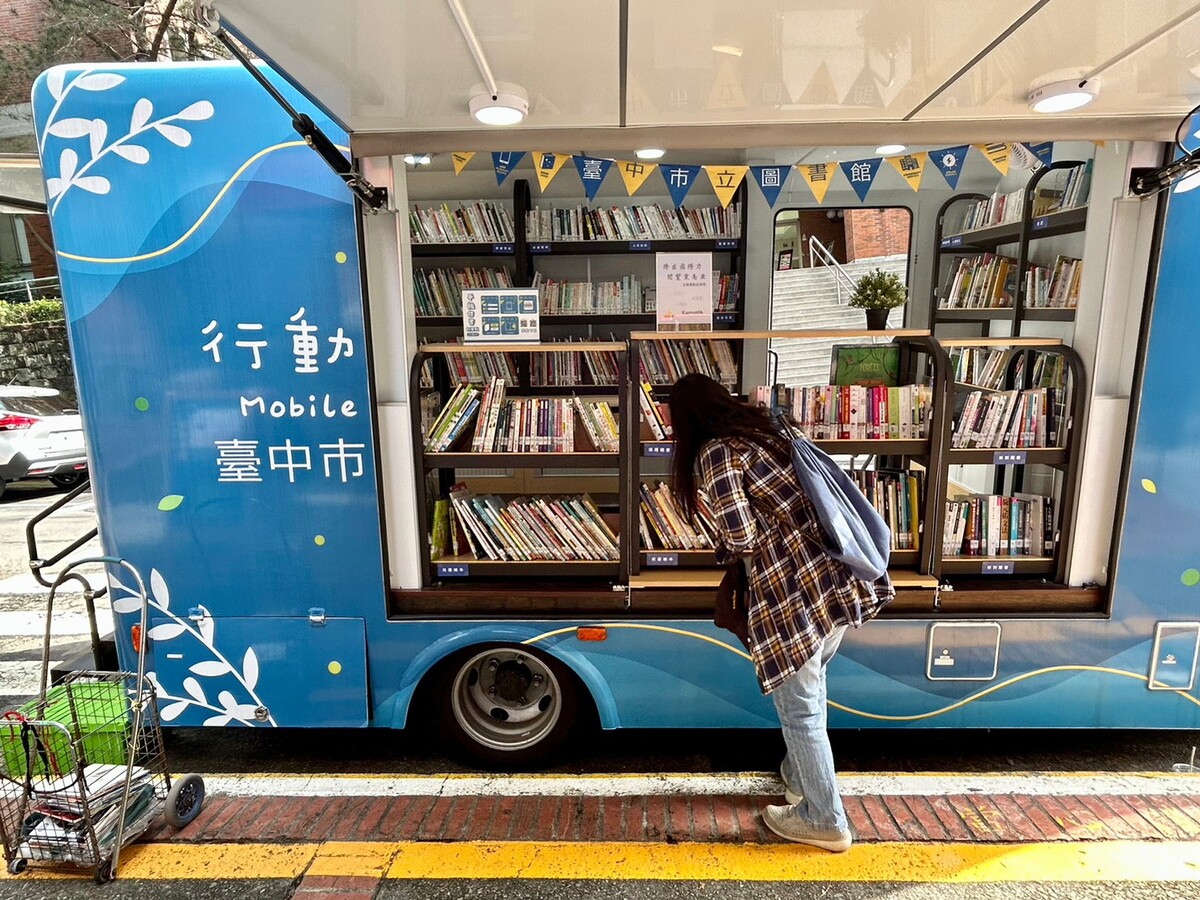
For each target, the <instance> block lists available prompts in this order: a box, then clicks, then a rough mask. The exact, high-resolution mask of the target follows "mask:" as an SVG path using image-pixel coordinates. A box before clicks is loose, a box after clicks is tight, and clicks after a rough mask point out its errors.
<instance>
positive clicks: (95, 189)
mask: <svg viewBox="0 0 1200 900" xmlns="http://www.w3.org/2000/svg"><path fill="white" fill-rule="evenodd" d="M75 187H78V188H83V189H84V190H85V191H87V192H88V193H89V194H107V193H108V192H109V190H110V189H111V188H112V185H111V184H109V183H108V179H107V178H105V177H104V176H103V175H85V176H83V177H82V178H76V179H75Z"/></svg>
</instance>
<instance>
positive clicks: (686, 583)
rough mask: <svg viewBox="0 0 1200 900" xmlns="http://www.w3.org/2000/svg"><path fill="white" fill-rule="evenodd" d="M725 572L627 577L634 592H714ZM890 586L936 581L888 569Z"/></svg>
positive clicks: (668, 571) (684, 571) (669, 571)
mask: <svg viewBox="0 0 1200 900" xmlns="http://www.w3.org/2000/svg"><path fill="white" fill-rule="evenodd" d="M724 577H725V570H724V569H723V568H721V569H655V570H652V571H649V572H640V573H639V574H637V575H630V576H629V587H630V588H632V589H634V590H647V589H651V590H652V589H654V588H711V589H712V590H714V591H715V590H716V588H717V585H719V584H720V583H721V579H722V578H724ZM888 577H889V578H891V580H892V585H893V586H894V587H896V588H903V589H924V590H934V589H935V588H936V587H937V586H938V580H937V579H936V578H934V577H933V576H932V575H923V574H921V573H919V572H909V571H906V570H904V569H895V570H892V569H889V570H888Z"/></svg>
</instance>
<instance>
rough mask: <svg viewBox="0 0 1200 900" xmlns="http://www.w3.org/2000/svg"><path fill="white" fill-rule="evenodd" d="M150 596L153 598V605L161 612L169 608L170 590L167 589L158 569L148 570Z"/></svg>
mask: <svg viewBox="0 0 1200 900" xmlns="http://www.w3.org/2000/svg"><path fill="white" fill-rule="evenodd" d="M150 596H151V597H153V598H154V605H155V606H157V607H158V608H159V609H161V610H162V611H163V612H166V611H167V610H169V609H170V608H171V592H170V591H168V590H167V583H166V582H165V581H164V580H163V577H162V573H161V572H159V571H158V569H151V570H150Z"/></svg>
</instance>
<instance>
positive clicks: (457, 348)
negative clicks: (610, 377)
mask: <svg viewBox="0 0 1200 900" xmlns="http://www.w3.org/2000/svg"><path fill="white" fill-rule="evenodd" d="M585 345H586V346H585ZM564 347H566V348H569V349H571V350H574V351H576V352H581V353H606V352H607V353H622V352H624V350H625V344H623V343H622V342H620V341H578V342H576V343H575V345H574V346H571V345H569V344H563V343H561V342H560V343H557V344H554V343H549V342H546V343H541V342H538V343H528V344H521V343H512V344H418V345H417V350H418V351H420V352H422V353H562V352H564Z"/></svg>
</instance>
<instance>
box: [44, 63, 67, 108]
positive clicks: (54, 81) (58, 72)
mask: <svg viewBox="0 0 1200 900" xmlns="http://www.w3.org/2000/svg"><path fill="white" fill-rule="evenodd" d="M66 75H67V73H66V72H65V71H64V70H63V69H61V68H58V69H51V70H50V72H49V74H47V75H46V90H48V91H49V92H50V96H51V97H53V98H54V99H55V100H61V99H62V95H63V79H64V78H65V77H66Z"/></svg>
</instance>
